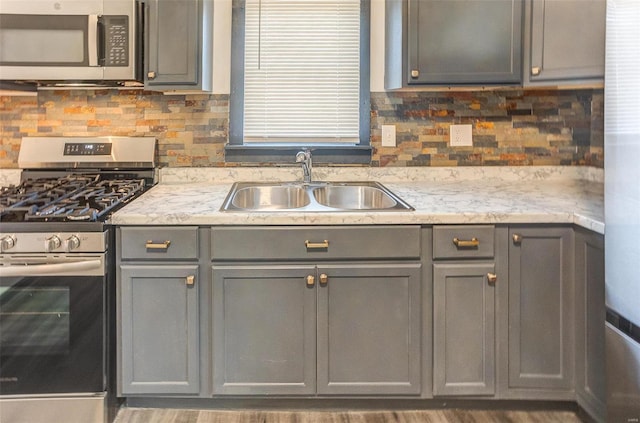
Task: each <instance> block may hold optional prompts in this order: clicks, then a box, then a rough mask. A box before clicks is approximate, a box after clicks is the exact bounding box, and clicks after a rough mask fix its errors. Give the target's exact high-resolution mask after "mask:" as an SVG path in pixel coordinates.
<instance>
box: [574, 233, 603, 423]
mask: <svg viewBox="0 0 640 423" xmlns="http://www.w3.org/2000/svg"><path fill="white" fill-rule="evenodd" d="M605 314H606V309H605V301H604V236H603V235H600V234H597V233H594V232H589V231H587V230H583V229H576V397H577V400H578V404H579V405H580V406H581V407H582V408H584V409H585V410H586V411H587V412H588V413H589V414H590V415H591V416H592V417H594V418H595V419H596V420H597V421H601V422H603V421H605V414H606V405H605V401H606V395H605V394H606V392H605V385H606V383H605V352H604V344H605V339H604V338H605V329H604V328H605V325H604V321H605Z"/></svg>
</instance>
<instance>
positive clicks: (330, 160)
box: [224, 144, 372, 165]
mask: <svg viewBox="0 0 640 423" xmlns="http://www.w3.org/2000/svg"><path fill="white" fill-rule="evenodd" d="M305 148H309V149H310V150H311V151H312V155H313V162H314V163H317V164H363V165H368V164H371V153H372V148H371V146H370V145H313V146H304V145H295V146H294V145H282V144H264V145H232V144H227V145H226V146H225V149H224V150H225V161H226V162H228V163H240V162H244V163H293V162H295V157H296V153H297V152H299V151H301V150H303V149H305Z"/></svg>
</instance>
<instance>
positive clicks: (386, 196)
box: [220, 182, 414, 212]
mask: <svg viewBox="0 0 640 423" xmlns="http://www.w3.org/2000/svg"><path fill="white" fill-rule="evenodd" d="M220 210H221V211H244V212H247V211H253V212H286V211H295V212H348V211H358V210H360V211H410V210H414V209H413V207H411V206H410V205H409V204H407V203H406V202H405V201H403V200H402V199H401V198H399V197H398V196H397V195H395V194H394V193H392V192H391V191H389V190H388V189H387V188H386V187H385V186H383V185H382V184H380V183H379V182H309V183H306V182H236V183H235V184H233V186H232V187H231V190H230V191H229V194H228V195H227V198H226V199H225V201H224V203H223V204H222V207H221V208H220Z"/></svg>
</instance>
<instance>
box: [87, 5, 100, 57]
mask: <svg viewBox="0 0 640 423" xmlns="http://www.w3.org/2000/svg"><path fill="white" fill-rule="evenodd" d="M88 19H89V22H88V26H87V47H88V48H89V66H98V59H99V57H98V25H99V24H98V15H89V17H88Z"/></svg>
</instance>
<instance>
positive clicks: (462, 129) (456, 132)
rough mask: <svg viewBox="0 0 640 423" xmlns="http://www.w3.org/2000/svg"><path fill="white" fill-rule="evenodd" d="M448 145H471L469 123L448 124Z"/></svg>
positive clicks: (471, 138)
mask: <svg viewBox="0 0 640 423" xmlns="http://www.w3.org/2000/svg"><path fill="white" fill-rule="evenodd" d="M449 145H450V146H451V147H471V146H473V137H472V135H471V125H451V126H449Z"/></svg>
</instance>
